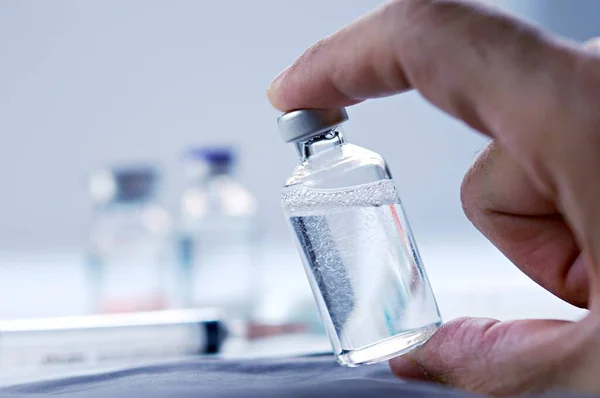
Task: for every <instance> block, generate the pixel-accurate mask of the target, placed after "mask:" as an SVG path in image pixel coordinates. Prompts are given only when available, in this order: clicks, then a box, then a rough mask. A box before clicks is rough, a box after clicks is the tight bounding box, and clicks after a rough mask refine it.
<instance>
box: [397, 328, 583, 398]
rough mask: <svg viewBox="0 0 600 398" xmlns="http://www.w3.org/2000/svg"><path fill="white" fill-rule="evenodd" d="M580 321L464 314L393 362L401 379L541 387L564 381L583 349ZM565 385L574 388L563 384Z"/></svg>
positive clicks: (479, 388) (515, 389)
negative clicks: (579, 338)
mask: <svg viewBox="0 0 600 398" xmlns="http://www.w3.org/2000/svg"><path fill="white" fill-rule="evenodd" d="M574 325H576V324H574V323H572V322H567V321H557V320H522V321H510V322H500V321H497V320H493V319H485V318H459V319H456V320H453V321H451V322H448V323H446V324H445V325H443V326H442V327H441V328H440V329H439V330H438V332H437V333H436V334H435V335H434V336H433V337H432V338H431V339H430V340H429V341H427V343H426V344H424V345H423V346H422V347H420V348H418V349H416V350H414V351H412V352H411V353H409V354H407V355H405V356H403V357H399V358H394V359H392V360H391V361H390V366H391V369H392V371H393V373H394V374H395V375H396V376H398V377H401V378H408V379H427V380H431V381H436V382H440V383H443V384H449V385H452V386H455V387H459V388H463V389H467V390H470V391H475V392H480V393H485V394H491V395H501V396H505V395H512V394H517V393H524V392H540V391H543V390H546V389H549V388H552V387H553V386H554V385H553V383H559V382H560V380H561V379H563V378H562V377H561V376H562V374H563V373H564V371H565V366H568V365H569V364H568V363H565V362H566V361H567V362H568V360H569V358H571V357H572V356H573V355H574V354H573V353H574V352H576V351H577V350H574V349H573V345H574V344H576V341H577V339H576V338H574V335H575V333H574ZM558 386H559V387H568V386H564V385H562V386H561V385H558Z"/></svg>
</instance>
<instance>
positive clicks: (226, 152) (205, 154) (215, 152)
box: [186, 146, 235, 166]
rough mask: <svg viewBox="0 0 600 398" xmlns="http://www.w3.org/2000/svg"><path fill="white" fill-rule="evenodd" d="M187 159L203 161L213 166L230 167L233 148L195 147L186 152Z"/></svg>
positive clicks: (233, 154)
mask: <svg viewBox="0 0 600 398" xmlns="http://www.w3.org/2000/svg"><path fill="white" fill-rule="evenodd" d="M186 154H187V157H189V158H191V159H197V160H204V161H206V162H208V163H210V164H214V165H220V166H225V165H230V164H231V163H233V161H234V160H235V153H234V150H233V148H231V147H227V146H221V147H195V148H190V149H188V150H187V153H186Z"/></svg>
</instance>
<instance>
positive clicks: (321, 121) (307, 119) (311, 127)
mask: <svg viewBox="0 0 600 398" xmlns="http://www.w3.org/2000/svg"><path fill="white" fill-rule="evenodd" d="M346 120H348V114H347V113H346V110H345V109H344V108H337V109H299V110H296V111H291V112H287V113H284V114H283V115H281V116H280V117H279V118H278V119H277V124H278V126H279V131H280V132H281V137H282V138H283V140H284V141H285V142H294V141H299V140H307V139H309V138H311V137H314V136H316V135H319V134H321V133H324V132H326V131H328V130H331V129H333V128H334V127H336V126H339V125H340V124H342V123H344V122H345V121H346Z"/></svg>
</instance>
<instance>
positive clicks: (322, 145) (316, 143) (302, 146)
mask: <svg viewBox="0 0 600 398" xmlns="http://www.w3.org/2000/svg"><path fill="white" fill-rule="evenodd" d="M345 143H346V139H345V138H344V135H343V134H342V132H341V131H339V130H337V129H334V130H329V131H327V132H325V133H323V134H320V135H318V136H315V137H311V138H310V139H309V140H307V141H298V142H296V150H297V151H298V155H299V156H300V160H302V161H305V160H308V159H310V158H311V157H313V156H315V155H318V154H320V153H323V152H325V151H327V150H329V149H332V148H336V147H339V146H341V145H343V144H345Z"/></svg>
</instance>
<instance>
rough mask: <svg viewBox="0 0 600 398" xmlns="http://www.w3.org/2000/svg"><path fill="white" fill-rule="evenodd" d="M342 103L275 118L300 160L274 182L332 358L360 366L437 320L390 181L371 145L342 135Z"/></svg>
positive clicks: (419, 336)
mask: <svg viewBox="0 0 600 398" xmlns="http://www.w3.org/2000/svg"><path fill="white" fill-rule="evenodd" d="M347 120H348V115H347V113H346V111H345V110H344V109H343V108H340V109H310V110H309V109H302V110H296V111H292V112H288V113H286V114H284V115H282V116H281V117H280V118H279V119H278V124H279V129H280V132H281V135H282V138H283V139H284V141H285V142H288V143H293V144H294V145H295V146H296V149H297V150H298V154H299V156H300V160H301V163H300V164H299V165H298V166H297V167H296V169H295V170H294V172H293V174H292V176H291V177H290V178H289V179H288V181H287V183H286V185H285V187H284V189H283V191H282V205H283V208H284V211H285V214H286V216H287V218H288V220H289V223H290V225H291V229H292V231H293V233H294V235H295V239H296V244H297V247H298V251H299V253H300V256H301V258H302V261H303V263H304V266H305V270H306V274H307V276H308V279H309V282H310V285H311V288H312V290H313V294H314V296H315V299H316V301H317V305H318V307H319V311H320V314H321V318H322V320H323V323H324V325H325V328H326V330H327V333H328V335H329V338H330V341H331V345H332V348H333V351H334V354H335V355H336V357H337V360H338V362H339V363H341V364H342V365H346V366H359V365H364V364H371V363H375V362H380V361H383V360H387V359H390V358H392V357H395V356H398V355H401V354H404V353H406V352H408V351H410V350H412V349H414V348H416V347H418V346H419V345H421V344H423V343H424V342H425V341H427V339H428V338H429V337H431V336H432V335H433V333H434V332H435V331H436V330H437V328H438V327H439V326H440V324H441V322H442V321H441V317H440V314H439V311H438V307H437V304H436V301H435V298H434V295H433V292H432V290H431V286H430V284H429V281H428V279H427V275H426V273H425V270H424V268H423V265H422V263H421V259H420V256H419V253H418V251H417V247H416V245H415V241H414V238H413V236H412V233H411V230H410V227H409V225H408V222H407V220H406V217H405V215H404V211H403V209H402V205H401V203H400V198H399V195H398V191H397V189H396V185H395V183H394V181H393V180H392V177H391V174H390V171H389V168H388V166H387V164H386V162H385V160H384V159H383V158H382V157H381V156H380V155H379V154H377V153H375V152H372V151H369V150H367V149H364V148H361V147H358V146H356V145H352V144H349V143H347V142H346V139H345V138H344V135H343V133H342V130H341V128H340V125H341V124H342V123H344V122H345V121H347Z"/></svg>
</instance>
